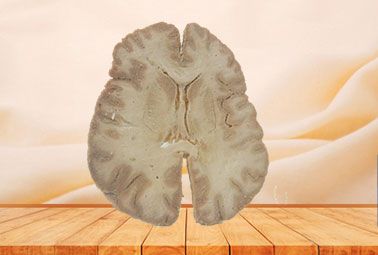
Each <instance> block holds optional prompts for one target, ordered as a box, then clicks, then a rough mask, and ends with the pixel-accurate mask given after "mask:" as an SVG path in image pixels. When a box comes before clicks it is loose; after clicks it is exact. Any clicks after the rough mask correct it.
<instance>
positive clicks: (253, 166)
mask: <svg viewBox="0 0 378 255" xmlns="http://www.w3.org/2000/svg"><path fill="white" fill-rule="evenodd" d="M109 74H110V76H111V77H112V79H111V80H110V81H109V82H108V83H107V84H106V86H105V88H104V90H103V91H102V93H101V95H100V97H99V98H98V100H97V103H96V107H95V114H94V116H93V118H92V122H91V126H90V132H89V137H88V145H89V146H88V164H89V168H90V171H91V175H92V177H93V179H94V180H95V182H96V185H97V187H98V188H100V189H101V190H102V191H103V193H104V194H105V196H106V197H107V198H108V199H109V200H110V201H111V202H112V204H113V205H114V207H116V208H117V209H119V210H121V211H123V212H126V213H128V214H130V215H131V216H133V217H135V218H139V219H141V220H144V221H146V222H149V223H152V224H155V225H171V224H172V223H174V222H175V221H176V219H177V217H178V214H179V208H180V204H181V198H182V189H181V165H182V160H183V158H186V159H187V162H188V172H189V177H190V182H191V188H192V195H193V207H194V216H195V219H196V221H197V222H199V223H201V224H206V225H210V224H216V223H220V222H222V221H223V220H227V219H230V218H232V217H233V216H234V215H235V214H236V213H237V212H238V211H239V210H240V209H242V208H243V207H244V206H245V205H246V204H247V203H249V202H250V201H251V200H252V198H253V197H254V196H255V195H256V194H257V193H258V191H259V190H260V189H261V186H262V184H263V182H264V179H265V176H266V173H267V167H268V156H267V152H266V149H265V146H264V144H263V143H262V141H261V139H262V136H263V133H262V129H261V127H260V126H259V124H258V123H257V121H256V111H255V109H254V107H253V105H252V104H251V103H250V102H249V101H248V97H247V96H246V95H245V90H246V86H245V82H244V77H243V74H242V72H241V68H240V65H239V64H238V63H237V61H236V60H235V59H234V56H233V54H232V52H231V51H230V50H229V49H228V48H227V47H226V46H225V45H224V44H223V43H221V42H220V41H219V40H218V39H217V38H216V37H215V36H214V35H212V34H211V33H210V32H209V31H208V30H207V29H205V28H202V27H200V26H199V25H197V24H189V25H187V26H186V28H185V30H184V35H183V43H182V44H181V43H180V35H179V32H178V30H177V28H175V27H174V26H173V25H169V24H165V23H157V24H154V25H151V26H149V27H147V28H144V29H141V30H136V31H135V32H133V33H131V34H129V35H127V36H126V37H125V38H124V39H123V40H122V42H120V43H118V44H117V45H116V47H115V49H114V52H113V65H112V68H111V69H110V71H109Z"/></svg>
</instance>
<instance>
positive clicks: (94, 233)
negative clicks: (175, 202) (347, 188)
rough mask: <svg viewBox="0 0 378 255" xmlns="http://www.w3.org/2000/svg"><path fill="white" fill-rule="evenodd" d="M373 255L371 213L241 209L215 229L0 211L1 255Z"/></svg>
mask: <svg viewBox="0 0 378 255" xmlns="http://www.w3.org/2000/svg"><path fill="white" fill-rule="evenodd" d="M23 254H29V255H36V254H61V255H63V254H72V255H73V254H80V255H92V254H93V255H95V254H101V255H123V254H125V255H126V254H143V255H152V254H156V255H171V254H172V255H173V254H190V255H194V254H196V255H210V254H214V255H226V254H233V255H237V254H253V255H258V254H262V255H268V254H269V255H270V254H272V255H273V254H279V255H286V254H287V255H294V254H298V255H307V254H311V255H317V254H321V255H349V254H351V255H352V254H361V255H378V227H377V208H373V207H372V208H357V207H355V208H354V207H349V208H340V207H338V208H336V207H334V208H333V207H331V208H314V207H308V208H293V207H264V208H260V207H254V208H246V209H244V210H242V211H241V213H240V214H238V215H237V216H235V217H234V218H233V219H232V220H229V221H225V222H224V223H223V224H219V225H213V226H202V225H199V224H197V223H196V222H195V220H194V218H193V209H192V208H182V209H181V211H180V216H179V218H178V220H177V222H176V223H174V224H173V225H172V226H169V227H155V226H152V225H150V224H146V223H143V222H142V221H139V220H135V219H133V218H130V217H129V216H128V215H126V214H123V213H121V212H118V211H116V210H114V209H113V208H63V207H61V208H44V207H37V208H0V255H23Z"/></svg>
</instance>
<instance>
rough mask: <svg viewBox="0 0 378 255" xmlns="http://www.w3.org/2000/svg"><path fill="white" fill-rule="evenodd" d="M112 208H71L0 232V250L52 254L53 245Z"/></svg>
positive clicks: (4, 251) (2, 251) (1, 252)
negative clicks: (2, 232)
mask: <svg viewBox="0 0 378 255" xmlns="http://www.w3.org/2000/svg"><path fill="white" fill-rule="evenodd" d="M112 210H114V209H110V208H99V209H96V210H94V209H89V208H88V209H87V208H85V209H84V208H75V209H70V210H65V211H63V212H62V213H59V214H56V215H52V216H50V217H47V218H45V219H42V220H38V221H36V222H33V223H30V224H27V225H25V226H23V227H21V228H16V229H14V230H11V231H8V232H6V233H4V234H1V235H0V244H1V246H0V254H1V255H3V254H4V255H5V254H17V255H23V254H54V252H55V251H54V250H55V249H54V245H55V244H56V243H57V242H58V241H60V240H62V239H65V238H67V237H68V236H70V235H72V234H74V233H76V232H77V231H78V230H80V229H81V228H83V227H85V226H86V225H88V224H90V223H91V222H93V221H94V220H96V219H98V218H99V217H101V216H103V215H104V214H107V213H109V212H111V211H112Z"/></svg>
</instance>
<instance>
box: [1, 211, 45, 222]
mask: <svg viewBox="0 0 378 255" xmlns="http://www.w3.org/2000/svg"><path fill="white" fill-rule="evenodd" d="M42 210H45V208H1V209H0V223H1V222H4V221H8V220H11V219H15V218H19V217H22V216H25V215H28V214H32V213H35V212H39V211H42Z"/></svg>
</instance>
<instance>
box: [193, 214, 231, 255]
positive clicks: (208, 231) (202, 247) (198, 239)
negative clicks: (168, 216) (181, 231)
mask: <svg viewBox="0 0 378 255" xmlns="http://www.w3.org/2000/svg"><path fill="white" fill-rule="evenodd" d="M186 235H187V236H186V254H187V255H228V251H229V245H228V243H227V240H226V238H225V237H224V235H223V233H222V230H221V229H220V227H219V225H213V226H203V225H200V224H198V223H196V221H195V219H194V217H193V209H192V208H189V209H187V220H186Z"/></svg>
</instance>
